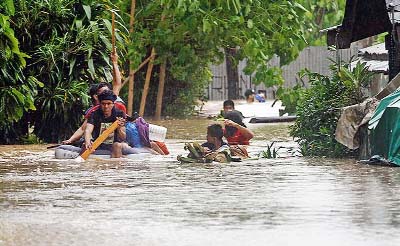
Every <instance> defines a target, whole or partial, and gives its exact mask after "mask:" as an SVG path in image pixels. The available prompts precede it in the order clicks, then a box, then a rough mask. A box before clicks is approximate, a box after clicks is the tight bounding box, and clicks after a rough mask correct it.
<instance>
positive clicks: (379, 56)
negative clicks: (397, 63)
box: [358, 43, 389, 61]
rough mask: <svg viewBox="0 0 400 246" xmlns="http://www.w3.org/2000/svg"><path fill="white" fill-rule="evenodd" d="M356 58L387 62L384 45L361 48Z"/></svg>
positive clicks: (387, 57) (386, 52) (387, 55)
mask: <svg viewBox="0 0 400 246" xmlns="http://www.w3.org/2000/svg"><path fill="white" fill-rule="evenodd" d="M358 56H362V57H363V58H365V59H370V60H381V61H387V60H389V54H388V51H387V50H386V48H385V43H380V44H376V45H372V46H369V47H366V48H362V49H360V50H359V51H358Z"/></svg>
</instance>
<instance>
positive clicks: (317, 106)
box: [290, 63, 373, 157]
mask: <svg viewBox="0 0 400 246" xmlns="http://www.w3.org/2000/svg"><path fill="white" fill-rule="evenodd" d="M331 71H332V74H333V76H332V77H328V76H324V75H321V74H318V73H313V72H310V71H308V70H305V71H304V73H303V76H302V78H303V77H307V78H308V79H309V81H310V84H311V86H310V88H309V89H307V90H305V91H304V92H303V93H302V94H301V97H300V99H299V101H298V105H297V108H296V114H297V120H296V122H295V124H294V125H293V126H292V128H291V132H290V134H291V135H292V136H293V137H295V138H297V140H296V141H297V142H298V143H299V145H300V149H301V153H302V154H303V155H304V156H327V157H344V156H352V155H354V154H355V153H354V151H352V150H350V149H348V148H346V147H345V146H343V145H341V144H340V143H338V142H337V141H336V140H335V130H336V125H337V121H338V119H339V117H340V109H341V108H342V107H345V106H349V105H353V104H357V103H361V102H362V101H364V100H365V99H366V96H365V95H364V94H363V88H365V87H366V86H367V85H369V83H370V81H371V78H372V75H373V74H372V73H371V72H369V71H368V69H367V68H366V67H365V65H364V64H361V63H358V64H357V65H356V67H355V68H353V69H352V70H351V69H350V68H349V64H345V65H342V66H338V64H334V65H332V66H331Z"/></svg>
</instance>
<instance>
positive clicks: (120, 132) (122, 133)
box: [116, 117, 126, 141]
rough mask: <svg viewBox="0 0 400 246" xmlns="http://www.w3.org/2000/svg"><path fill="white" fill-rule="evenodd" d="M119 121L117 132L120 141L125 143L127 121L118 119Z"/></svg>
mask: <svg viewBox="0 0 400 246" xmlns="http://www.w3.org/2000/svg"><path fill="white" fill-rule="evenodd" d="M117 120H118V127H117V130H116V131H117V134H118V140H120V141H125V140H126V129H125V119H124V118H120V117H118V118H117Z"/></svg>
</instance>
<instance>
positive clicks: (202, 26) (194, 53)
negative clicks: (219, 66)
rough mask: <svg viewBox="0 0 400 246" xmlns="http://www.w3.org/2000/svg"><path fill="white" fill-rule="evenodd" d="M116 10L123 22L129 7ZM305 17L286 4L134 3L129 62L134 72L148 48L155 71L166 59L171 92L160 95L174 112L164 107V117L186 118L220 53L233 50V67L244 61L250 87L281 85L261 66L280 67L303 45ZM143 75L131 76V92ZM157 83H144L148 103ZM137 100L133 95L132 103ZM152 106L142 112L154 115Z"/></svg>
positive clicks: (239, 0)
mask: <svg viewBox="0 0 400 246" xmlns="http://www.w3.org/2000/svg"><path fill="white" fill-rule="evenodd" d="M121 6H122V9H123V11H124V12H125V13H126V15H125V17H128V15H127V13H129V11H130V1H126V0H125V1H121ZM305 11H306V10H305V9H304V8H303V7H302V6H301V5H300V4H295V3H293V2H292V1H286V0H285V1H272V0H267V1H265V0H263V1H261V0H253V1H248V0H228V1H197V0H196V1H193V0H180V1H171V0H157V1H145V0H142V1H137V4H136V15H135V32H134V34H133V35H132V36H131V40H132V41H131V42H130V44H129V46H128V50H129V52H128V54H129V59H130V60H131V61H132V63H133V67H137V66H138V65H139V64H140V62H141V61H142V60H144V59H145V58H146V57H147V56H148V55H149V53H150V50H151V48H152V47H154V48H155V50H156V52H157V55H158V59H157V60H156V61H155V64H156V66H155V68H154V70H155V71H157V68H158V66H157V65H158V64H159V63H160V61H161V60H164V59H167V60H168V71H167V80H166V88H173V89H174V90H175V91H174V92H172V91H169V90H168V89H166V92H165V94H166V98H164V105H174V107H164V112H167V113H173V114H174V115H175V114H176V113H178V114H187V113H190V112H191V111H192V108H193V102H195V101H196V99H197V98H198V97H200V96H201V95H202V94H203V91H204V89H205V88H206V87H207V86H208V84H209V82H210V71H209V66H210V64H212V63H218V62H222V61H223V55H224V50H225V49H233V48H235V49H236V48H238V49H237V51H238V52H237V56H235V57H234V59H235V62H236V63H237V62H238V61H239V60H242V59H245V58H246V59H247V64H248V66H247V68H246V69H245V71H246V73H247V74H253V73H255V80H254V82H255V83H266V84H267V85H268V86H272V85H274V84H282V82H283V80H282V77H281V75H280V70H279V69H278V68H271V67H269V65H268V64H267V61H268V60H269V59H270V58H271V57H272V56H273V55H275V54H277V55H279V56H280V57H281V60H282V61H283V63H284V62H288V61H290V60H292V59H294V58H295V57H296V56H297V54H298V52H299V49H298V47H297V43H298V42H304V40H303V38H302V32H301V26H302V25H303V19H304V18H303V17H304V13H305ZM162 15H164V16H165V20H164V21H161V16H162ZM125 22H128V20H127V19H125ZM144 73H145V69H143V70H142V71H139V72H138V73H137V75H135V76H136V81H139V82H138V83H137V84H135V88H142V81H143V78H144V77H145V76H144ZM157 79H158V77H157V76H154V77H153V78H152V82H151V83H150V84H151V88H150V93H149V96H150V97H152V96H155V93H156V90H157V85H158V81H157ZM170 94H173V95H175V96H176V97H171V96H169V95H170ZM139 99H140V95H137V94H136V95H135V103H139ZM154 101H155V100H153V101H151V102H149V105H146V112H149V111H148V110H147V109H148V108H149V109H150V110H151V109H154ZM176 109H179V110H176ZM150 112H151V111H150Z"/></svg>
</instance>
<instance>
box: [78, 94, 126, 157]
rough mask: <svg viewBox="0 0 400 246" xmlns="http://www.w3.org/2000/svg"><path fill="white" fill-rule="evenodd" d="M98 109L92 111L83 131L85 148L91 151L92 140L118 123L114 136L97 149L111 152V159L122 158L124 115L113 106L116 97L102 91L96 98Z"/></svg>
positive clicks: (124, 136) (124, 137)
mask: <svg viewBox="0 0 400 246" xmlns="http://www.w3.org/2000/svg"><path fill="white" fill-rule="evenodd" d="M98 98H99V101H100V108H99V109H98V110H96V111H94V112H93V113H92V114H91V115H90V118H89V119H88V122H87V126H86V129H85V145H84V146H85V148H86V149H91V148H92V144H93V139H96V138H97V137H98V136H100V134H101V133H102V131H103V130H105V129H107V128H108V127H109V126H110V125H111V124H112V123H113V122H114V121H116V120H117V121H118V127H117V129H116V130H115V131H114V134H110V135H109V137H108V138H107V139H106V140H105V141H104V142H103V143H102V144H101V145H100V146H99V149H106V150H111V157H113V158H118V157H121V156H122V142H123V141H125V139H126V131H125V117H126V116H125V113H124V112H123V111H121V110H119V109H117V108H116V107H115V105H114V102H115V100H116V99H117V96H116V95H115V94H114V93H113V92H112V91H110V90H106V91H104V92H103V93H102V94H100V95H99V96H98Z"/></svg>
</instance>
